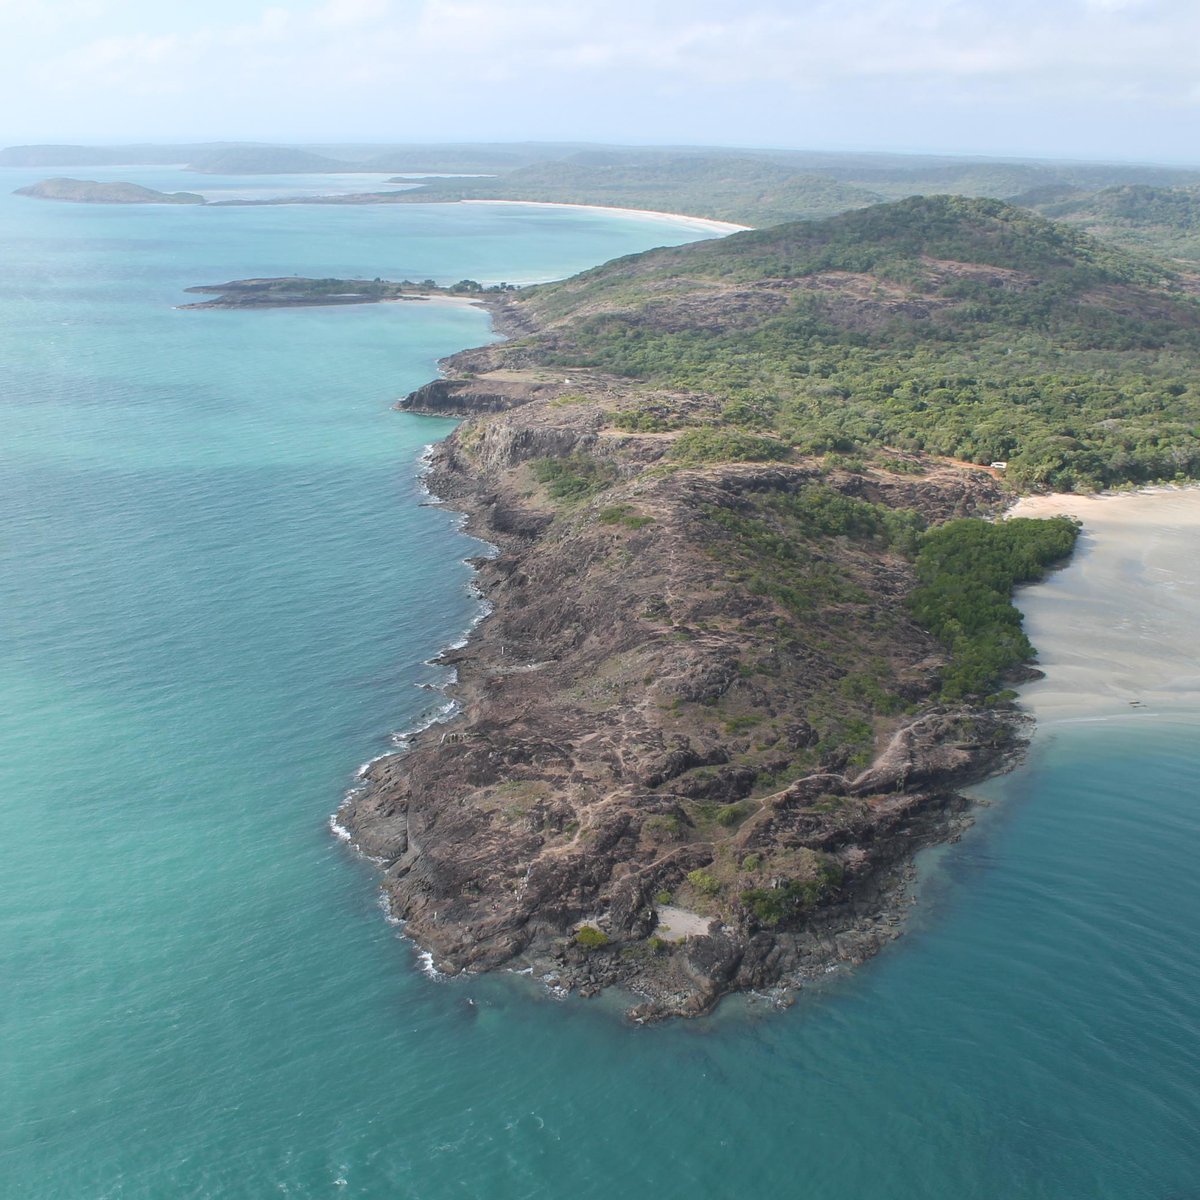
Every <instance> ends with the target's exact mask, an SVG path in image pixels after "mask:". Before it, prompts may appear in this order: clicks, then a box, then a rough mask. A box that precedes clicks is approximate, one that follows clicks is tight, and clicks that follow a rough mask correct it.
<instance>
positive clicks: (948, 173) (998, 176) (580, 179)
mask: <svg viewBox="0 0 1200 1200" xmlns="http://www.w3.org/2000/svg"><path fill="white" fill-rule="evenodd" d="M121 164H128V165H139V164H141V165H155V164H157V165H163V164H175V165H186V166H187V168H188V169H189V170H192V171H195V172H198V173H201V174H227V175H292V174H311V175H320V174H343V173H355V172H357V173H366V172H371V173H401V172H402V173H404V174H407V175H420V174H422V173H425V174H428V175H435V174H459V175H463V176H471V175H475V176H481V177H480V178H457V179H427V180H425V181H424V182H423V183H421V184H418V185H416V186H415V187H413V186H411V184H412V181H411V180H408V179H406V180H403V181H397V180H393V182H394V183H395V182H403V183H404V184H406V185H409V190H407V191H406V192H404V193H400V192H397V191H394V190H392V191H380V192H376V193H371V194H361V193H360V194H357V195H355V196H341V195H326V196H317V197H314V196H306V197H286V198H280V200H278V201H266V203H305V204H314V203H317V204H335V203H336V204H346V203H354V204H397V203H399V204H411V203H439V202H448V201H456V200H530V201H541V202H551V203H565V204H597V205H607V206H611V207H618V208H641V209H649V210H652V211H657V212H673V213H684V214H687V215H689V216H697V217H710V218H715V219H717V220H723V221H733V222H736V223H739V224H744V225H755V226H766V225H773V224H779V223H781V222H784V221H794V220H813V219H820V218H823V217H827V216H833V215H836V214H837V213H840V212H846V211H850V210H853V209H858V208H865V207H868V206H869V205H872V204H876V203H879V202H880V201H881V200H898V199H903V198H905V197H907V196H917V195H959V196H970V197H980V198H991V199H999V200H1007V201H1010V202H1012V203H1015V204H1019V205H1021V206H1023V207H1028V208H1033V209H1035V210H1036V211H1039V212H1041V213H1043V214H1044V215H1046V216H1051V217H1055V218H1059V219H1064V220H1070V221H1072V222H1074V223H1077V224H1080V225H1082V226H1083V227H1084V228H1086V229H1088V230H1090V231H1092V232H1096V233H1098V234H1099V235H1100V236H1103V237H1109V238H1111V239H1112V240H1114V241H1117V242H1120V243H1122V244H1125V245H1129V246H1133V247H1136V248H1138V249H1142V250H1149V251H1152V252H1159V253H1163V254H1166V255H1168V256H1170V257H1188V258H1196V257H1200V243H1197V244H1193V242H1192V233H1191V231H1190V229H1189V228H1181V227H1180V221H1183V222H1185V224H1186V222H1188V221H1190V220H1191V217H1190V216H1189V215H1186V214H1184V215H1180V213H1178V212H1175V213H1173V214H1170V215H1167V214H1165V213H1164V212H1163V209H1164V206H1169V205H1174V206H1175V207H1176V208H1178V207H1179V204H1180V203H1183V202H1181V201H1180V200H1179V197H1177V196H1175V195H1174V194H1175V193H1183V196H1184V197H1185V198H1186V197H1187V195H1188V193H1189V190H1191V189H1200V170H1190V169H1186V168H1181V167H1165V166H1154V165H1136V166H1135V165H1129V164H1112V163H1078V162H1061V163H1060V162H1047V161H1040V160H1020V159H983V158H953V157H948V156H944V155H941V156H938V155H915V154H909V155H905V154H861V153H836V152H824V151H821V152H818V151H804V150H779V149H770V148H763V149H749V148H731V147H720V146H691V147H685V146H610V145H587V144H584V143H577V142H559V143H533V142H508V143H496V144H483V143H461V144H454V143H431V144H426V145H419V144H418V145H414V144H400V145H390V146H389V145H386V144H383V145H381V144H372V145H348V144H338V143H333V144H325V143H313V144H303V145H294V146H279V145H269V144H262V143H245V142H243V143H234V142H208V143H204V144H199V145H190V146H189V145H179V144H166V145H150V144H135V145H126V146H78V145H74V146H50V145H32V146H12V147H9V148H8V149H6V150H0V167H59V168H63V167H72V166H86V165H95V166H99V165H108V166H112V165H121ZM1089 197H1094V199H1086V198H1089ZM254 203H264V202H263V201H255V202H254ZM1072 204H1074V205H1077V206H1079V205H1082V207H1078V209H1077V211H1068V208H1061V209H1058V210H1055V208H1054V207H1053V206H1058V205H1066V206H1068V207H1069V206H1070V205H1072ZM1089 205H1092V206H1099V207H1098V209H1097V211H1096V212H1095V213H1089V212H1087V211H1084V209H1085V208H1086V207H1087V206H1089ZM1114 206H1115V209H1119V210H1120V211H1115V210H1114ZM1183 207H1186V203H1183Z"/></svg>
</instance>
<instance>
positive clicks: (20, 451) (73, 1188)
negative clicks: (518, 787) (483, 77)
mask: <svg viewBox="0 0 1200 1200" xmlns="http://www.w3.org/2000/svg"><path fill="white" fill-rule="evenodd" d="M93 174H94V173H93ZM126 174H127V175H129V174H130V172H126ZM132 177H133V178H135V179H137V180H138V181H139V182H146V183H150V184H152V185H154V186H169V187H172V188H180V187H188V186H189V183H194V181H193V180H192V179H191V177H188V176H182V175H173V173H171V172H165V171H156V172H154V173H153V177H151V175H150V173H147V172H138V173H134V174H132ZM30 178H32V175H31V174H30V173H22V172H16V171H7V172H2V173H0V192H3V193H5V194H4V195H3V196H0V253H2V255H3V257H2V259H0V261H2V263H3V271H2V272H0V381H2V394H0V414H2V424H0V451H2V453H0V836H2V837H3V848H4V853H3V859H2V860H0V861H2V864H3V865H2V869H0V1196H5V1197H7V1196H13V1197H22V1198H25V1197H29V1198H35V1200H36V1198H55V1200H57V1198H60V1197H68V1198H74V1197H123V1198H143V1197H145V1198H157V1197H172V1198H174V1197H241V1196H246V1197H258V1196H266V1195H285V1196H293V1197H321V1196H362V1197H372V1198H374V1197H406V1198H407V1197H414V1198H418V1197H419V1198H421V1200H450V1198H458V1197H474V1196H479V1197H488V1198H493V1197H494V1198H496V1200H510V1198H513V1200H515V1198H518V1197H521V1198H526V1197H528V1198H540V1197H558V1196H569V1197H574V1198H591V1197H595V1198H597V1200H599V1198H602V1197H603V1198H608V1197H614V1196H630V1197H637V1198H641V1197H646V1198H651V1197H652V1198H654V1200H673V1198H675V1197H679V1198H680V1200H684V1198H686V1200H695V1198H700V1197H705V1198H707V1197H714V1198H724V1197H762V1196H768V1195H781V1196H789V1197H793V1196H794V1197H812V1198H814V1200H815V1198H824V1197H844V1198H849V1200H908V1198H912V1200H917V1198H921V1200H930V1198H933V1200H966V1198H969V1197H979V1198H987V1200H994V1198H999V1197H1029V1198H1033V1200H1040V1198H1047V1200H1048V1198H1054V1200H1082V1198H1086V1200H1093V1198H1095V1200H1110V1198H1111V1200H1141V1198H1146V1200H1168V1198H1171V1200H1183V1198H1185V1197H1188V1198H1191V1197H1196V1196H1200V1183H1198V1182H1197V1180H1198V1178H1200V1172H1198V1171H1197V1166H1198V1159H1200V1139H1198V1137H1197V1132H1196V1131H1197V1127H1198V1120H1200V1099H1198V1097H1200V1085H1198V1080H1200V1042H1198V1037H1197V1035H1198V1032H1200V1029H1198V1026H1200V1001H1198V1000H1197V995H1198V994H1200V943H1198V941H1197V938H1196V935H1195V925H1196V920H1197V917H1198V916H1200V880H1198V877H1197V872H1196V870H1195V861H1196V856H1197V849H1198V847H1200V818H1198V815H1197V802H1198V798H1200V749H1198V748H1197V743H1196V729H1197V727H1196V726H1195V725H1193V724H1189V723H1188V722H1187V721H1184V720H1175V721H1166V720H1156V719H1153V718H1151V717H1149V716H1139V717H1137V718H1131V719H1130V720H1129V721H1127V722H1123V723H1122V722H1117V723H1106V724H1103V725H1089V724H1077V725H1062V726H1057V727H1055V728H1054V729H1052V730H1048V731H1046V732H1045V733H1044V734H1043V735H1042V736H1041V737H1040V738H1039V741H1038V743H1037V746H1036V748H1035V753H1034V754H1033V756H1032V758H1031V760H1030V763H1029V765H1028V766H1027V767H1025V768H1024V769H1022V770H1021V771H1019V772H1018V773H1016V774H1014V775H1013V776H1010V777H1009V778H1007V779H1005V780H1002V781H998V782H996V783H993V784H991V785H989V788H988V789H987V790H988V793H989V794H990V795H991V796H992V798H993V799H994V801H995V802H994V804H993V805H992V807H990V808H989V809H987V810H985V811H984V813H983V815H982V817H981V819H980V821H979V823H978V825H977V827H976V828H975V829H974V830H973V831H972V832H971V833H970V834H969V835H968V836H967V837H966V838H965V839H964V840H963V842H962V843H961V844H959V845H957V846H954V847H950V848H948V849H946V850H944V851H940V852H938V853H937V854H936V855H933V856H930V858H929V859H928V861H927V862H926V864H925V876H926V878H925V881H924V884H923V887H922V891H921V902H920V904H919V905H918V906H917V908H916V910H915V919H914V922H913V927H912V929H911V931H910V933H909V935H908V936H907V937H906V938H904V939H903V940H902V941H901V942H900V943H898V944H897V946H896V947H894V948H893V949H892V950H890V951H888V952H887V953H885V954H884V955H882V956H880V957H879V958H878V959H877V960H875V961H874V962H873V963H872V964H870V965H869V966H868V967H867V968H865V969H863V970H861V971H859V972H857V973H856V974H854V975H851V976H847V977H844V978H843V977H839V976H831V977H830V979H829V981H828V983H827V984H825V985H824V986H822V987H820V988H818V989H815V990H812V991H810V992H808V993H806V994H805V995H804V996H802V998H801V1000H800V1002H799V1003H798V1004H797V1005H796V1006H795V1007H794V1008H793V1009H792V1010H791V1011H789V1012H787V1013H785V1014H779V1013H776V1012H772V1011H769V1010H767V1009H765V1008H761V1007H755V1006H754V1005H752V1004H751V1005H747V1004H745V1003H742V1002H734V1003H730V1004H727V1005H725V1006H724V1007H723V1008H722V1009H721V1010H720V1011H719V1012H718V1014H717V1015H716V1016H715V1017H713V1018H711V1019H709V1020H706V1021H702V1022H697V1023H692V1024H676V1025H670V1026H664V1027H659V1028H654V1029H648V1030H642V1029H631V1028H628V1027H626V1026H624V1025H623V1024H622V1023H621V1022H620V1020H619V1019H618V1018H617V1017H616V1016H615V1015H614V1011H615V1010H614V1005H613V1004H611V1003H606V1002H592V1003H577V1002H567V1003H560V1002H556V1001H553V1000H551V999H549V998H547V997H546V996H545V995H543V994H541V993H540V992H539V991H537V990H535V989H534V988H533V987H532V985H529V984H528V983H527V982H526V981H524V980H518V979H513V978H504V979H491V980H471V981H454V982H449V983H436V982H433V981H431V980H429V979H427V978H426V977H425V976H424V975H422V974H421V973H420V971H419V970H417V968H416V964H415V960H414V955H413V953H412V951H411V948H410V947H409V946H408V945H407V943H405V942H404V941H403V940H402V939H400V938H398V937H397V936H396V932H395V930H394V929H393V928H392V927H390V926H389V925H388V924H387V923H386V922H385V921H384V919H383V916H382V914H381V912H380V910H379V908H378V907H377V904H376V887H375V884H376V881H375V877H374V874H373V872H372V871H371V870H370V869H369V868H367V867H366V866H364V865H363V864H361V863H359V862H357V861H356V860H355V859H354V858H353V857H352V856H351V855H350V854H349V853H347V852H346V851H345V850H344V848H343V847H342V846H341V845H340V844H339V843H337V842H336V841H334V840H333V839H332V838H331V836H330V834H329V831H328V828H327V826H326V820H327V818H328V815H329V813H330V812H331V811H332V810H333V809H334V808H335V807H336V805H337V803H338V801H339V799H340V797H341V795H342V793H343V792H344V790H345V788H346V787H347V785H348V784H349V783H350V781H351V779H352V777H353V772H354V770H355V768H356V766H357V765H358V764H359V763H360V762H362V761H363V760H364V759H366V758H368V757H370V756H371V755H373V754H377V753H380V752H382V751H384V750H386V749H387V748H388V746H389V744H390V742H389V734H390V733H391V732H392V731H394V730H396V729H400V728H403V727H405V726H407V725H410V724H411V723H413V722H414V721H416V720H418V719H420V717H421V715H422V713H423V712H425V711H426V710H427V709H428V707H429V706H430V705H431V704H433V703H436V702H437V700H438V694H437V693H430V692H429V691H425V690H422V689H421V688H419V687H418V686H417V685H419V684H421V683H433V682H436V681H437V680H438V675H437V672H436V670H435V669H434V668H431V667H428V666H426V665H424V663H425V660H426V659H427V658H429V657H430V655H431V654H433V653H434V652H435V651H436V650H437V649H438V648H439V647H440V646H442V645H444V644H446V643H447V642H448V641H450V640H452V639H453V638H454V637H456V636H457V635H458V634H459V633H460V632H461V631H462V630H463V629H464V628H465V627H466V626H467V625H468V623H469V622H470V620H471V619H472V617H473V616H474V615H475V612H476V604H475V601H473V600H472V598H471V596H470V594H469V592H468V583H469V572H468V570H467V568H466V567H465V566H464V565H463V564H462V562H461V560H462V558H463V557H464V556H465V555H467V554H469V553H472V552H473V551H474V550H475V548H476V545H475V543H472V542H470V541H469V540H468V539H466V538H464V537H463V536H462V535H461V534H459V533H457V532H456V522H455V519H454V517H453V515H452V514H449V513H446V512H442V511H440V510H438V509H437V508H430V507H422V506H421V505H420V500H421V498H422V497H421V493H420V490H419V487H418V484H417V479H416V459H417V456H418V454H419V452H420V450H421V448H422V446H423V445H425V444H426V443H428V442H430V441H431V440H433V439H435V438H437V437H440V436H442V435H444V434H445V433H446V432H447V431H448V430H449V428H450V424H449V423H448V422H440V421H432V420H429V419H422V418H416V417H411V416H407V415H401V414H397V413H395V412H392V411H391V410H390V403H391V402H392V400H394V398H395V397H396V396H398V395H400V394H402V393H403V392H405V391H406V390H408V389H409V388H411V387H413V386H415V385H416V384H418V383H420V382H423V381H424V380H425V379H427V378H429V377H431V376H432V374H433V373H434V370H435V362H436V359H437V358H438V357H439V356H441V355H444V354H447V353H450V352H452V351H454V350H456V349H460V348H462V347H464V346H467V345H472V344H478V343H479V342H480V341H482V340H484V339H486V338H487V337H488V336H489V333H488V330H487V325H486V319H485V318H484V317H483V316H482V315H481V314H479V313H477V312H474V311H463V310H460V309H452V308H446V307H433V306H427V307H421V306H417V305H407V304H405V305H389V306H381V307H374V308H363V309H341V310H336V309H335V310H301V311H275V312H260V313H235V312H219V311H214V312H193V313H186V312H178V311H175V310H174V309H173V308H172V305H174V304H177V303H179V302H181V301H183V300H184V299H185V297H184V296H183V295H182V294H181V289H182V288H183V287H185V286H188V285H190V284H193V283H200V282H212V281H220V280H222V279H226V278H237V277H241V276H247V275H259V274H281V273H291V272H303V273H306V274H321V275H323V274H367V275H371V276H374V275H382V276H384V277H392V278H398V277H405V276H408V277H413V278H423V277H425V276H426V275H431V276H433V277H435V278H438V279H440V280H443V281H453V280H454V279H457V278H461V277H464V276H470V277H473V278H477V279H482V280H487V281H492V280H498V279H502V278H503V279H510V280H525V279H533V278H546V277H550V276H554V275H559V274H565V273H568V272H570V271H572V270H576V269H579V268H582V267H584V266H587V265H590V264H592V263H595V262H599V261H602V260H603V259H606V258H610V257H613V256H614V255H616V254H621V253H627V252H630V251H632V250H636V249H639V248H642V247H646V246H650V245H654V244H659V243H661V242H663V241H681V240H686V239H687V238H689V237H692V236H695V235H694V233H693V232H690V231H689V230H688V229H686V228H684V227H682V226H681V227H678V228H676V229H674V230H672V229H671V228H669V227H667V226H664V225H663V224H661V223H651V222H644V221H642V222H639V221H637V220H634V219H632V218H618V217H612V216H607V217H604V216H596V215H593V214H586V213H573V212H568V211H561V210H557V211H556V210H545V209H528V210H523V209H514V208H483V207H471V208H461V207H448V208H432V207H431V208H409V207H405V208H400V209H370V208H351V209H328V208H309V207H298V208H283V209H223V210H221V209H217V210H205V209H192V208H152V209H142V208H138V209H129V208H119V207H114V208H90V207H88V208H83V207H76V206H68V205H55V204H44V203H42V204H39V203H37V202H35V201H30V200H21V199H18V198H12V197H9V196H8V195H7V192H8V191H10V190H11V188H12V187H16V186H18V185H19V184H20V183H24V182H27V181H28V180H29V179H30ZM242 182H243V181H224V185H225V186H229V187H233V186H240V185H241V184H242ZM468 999H470V1000H474V1001H475V1003H474V1004H469V1003H468V1002H467V1001H468Z"/></svg>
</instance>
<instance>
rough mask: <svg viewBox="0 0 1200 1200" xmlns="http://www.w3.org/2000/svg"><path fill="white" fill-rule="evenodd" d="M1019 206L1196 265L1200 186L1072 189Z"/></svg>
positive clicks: (1199, 238)
mask: <svg viewBox="0 0 1200 1200" xmlns="http://www.w3.org/2000/svg"><path fill="white" fill-rule="evenodd" d="M1021 202H1022V203H1025V204H1027V205H1028V206H1029V207H1031V208H1035V209H1037V211H1038V212H1040V213H1042V214H1043V215H1044V216H1047V217H1053V218H1054V219H1055V220H1056V221H1067V222H1069V223H1071V224H1072V225H1079V226H1081V227H1082V228H1084V229H1086V230H1087V231H1088V232H1089V233H1091V234H1094V235H1095V236H1097V237H1101V238H1104V239H1105V240H1106V241H1111V242H1115V243H1117V244H1118V245H1121V246H1126V247H1128V248H1129V249H1132V250H1148V251H1151V252H1154V253H1158V254H1165V255H1168V256H1170V257H1172V258H1180V259H1185V260H1189V261H1200V187H1195V186H1193V187H1151V186H1149V185H1148V184H1124V185H1121V186H1119V187H1109V188H1102V189H1101V190H1099V191H1095V192H1087V191H1084V190H1082V189H1079V188H1074V189H1064V190H1062V191H1060V192H1059V193H1058V194H1042V195H1033V196H1027V197H1024V198H1022V201H1021Z"/></svg>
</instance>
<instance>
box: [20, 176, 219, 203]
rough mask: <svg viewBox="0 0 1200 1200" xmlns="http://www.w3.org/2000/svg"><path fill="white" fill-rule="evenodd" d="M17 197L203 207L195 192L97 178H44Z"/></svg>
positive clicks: (202, 201)
mask: <svg viewBox="0 0 1200 1200" xmlns="http://www.w3.org/2000/svg"><path fill="white" fill-rule="evenodd" d="M16 195H18V196H33V197H34V198H35V199H37V200H68V201H70V202H71V203H73V204H203V203H205V200H204V197H203V196H201V195H198V194H197V193H196V192H159V191H155V189H154V188H148V187H142V186H141V184H137V183H101V182H98V181H97V180H95V179H65V178H59V179H43V180H42V181H41V182H40V183H34V184H30V186H29V187H23V188H17V190H16Z"/></svg>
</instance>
